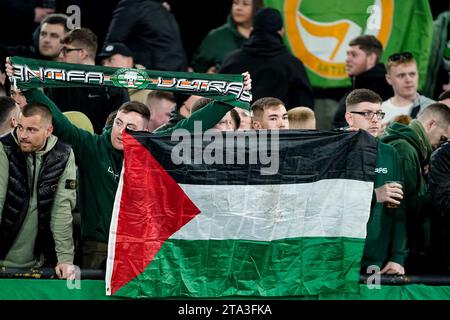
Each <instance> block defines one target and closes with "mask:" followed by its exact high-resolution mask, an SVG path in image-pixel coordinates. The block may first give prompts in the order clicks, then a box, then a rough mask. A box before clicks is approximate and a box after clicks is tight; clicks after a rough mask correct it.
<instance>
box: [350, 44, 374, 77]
mask: <svg viewBox="0 0 450 320" xmlns="http://www.w3.org/2000/svg"><path fill="white" fill-rule="evenodd" d="M375 60H376V56H375V54H374V53H372V54H370V55H367V54H366V53H365V52H364V51H363V50H361V49H360V48H359V46H350V47H349V49H348V50H347V58H346V59H345V70H346V71H347V73H348V75H349V76H350V77H354V76H358V75H360V74H361V73H363V72H365V71H367V70H369V69H370V68H371V67H372V66H373V65H374V64H375Z"/></svg>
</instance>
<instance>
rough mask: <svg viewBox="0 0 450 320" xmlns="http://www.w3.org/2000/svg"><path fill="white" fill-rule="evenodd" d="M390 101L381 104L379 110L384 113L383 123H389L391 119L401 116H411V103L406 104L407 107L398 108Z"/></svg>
mask: <svg viewBox="0 0 450 320" xmlns="http://www.w3.org/2000/svg"><path fill="white" fill-rule="evenodd" d="M391 100H392V99H388V100H386V101H384V102H383V103H382V104H381V110H382V111H383V112H384V113H386V115H385V116H384V119H383V122H385V123H387V122H390V121H391V120H392V119H393V118H395V117H396V116H399V115H402V114H406V115H410V114H411V108H412V106H413V104H414V103H413V102H411V104H408V105H407V106H403V107H398V106H396V105H394V104H392V102H391Z"/></svg>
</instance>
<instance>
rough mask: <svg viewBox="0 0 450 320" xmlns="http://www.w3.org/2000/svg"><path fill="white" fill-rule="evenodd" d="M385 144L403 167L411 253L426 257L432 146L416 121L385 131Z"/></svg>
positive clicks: (400, 124) (394, 124)
mask: <svg viewBox="0 0 450 320" xmlns="http://www.w3.org/2000/svg"><path fill="white" fill-rule="evenodd" d="M382 141H383V142H385V143H388V144H390V145H391V146H393V147H394V148H395V149H396V150H397V152H398V154H399V155H400V159H401V162H402V165H403V176H404V185H403V191H404V201H405V205H406V225H407V233H408V245H409V248H410V253H412V254H419V255H423V254H425V253H426V252H427V250H428V247H429V217H428V216H427V212H428V211H429V209H430V205H431V197H430V194H429V193H428V192H427V183H426V180H425V178H424V173H423V168H424V167H425V166H426V165H427V164H428V161H429V157H430V155H431V151H432V148H431V145H430V143H429V141H428V137H427V136H426V133H425V130H424V128H423V126H422V124H421V123H420V122H419V121H417V120H413V121H412V122H411V123H410V125H409V126H407V125H404V124H402V123H398V122H395V123H393V124H391V125H389V126H388V127H387V128H386V130H385V136H383V137H382Z"/></svg>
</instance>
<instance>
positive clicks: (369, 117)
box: [350, 111, 386, 120]
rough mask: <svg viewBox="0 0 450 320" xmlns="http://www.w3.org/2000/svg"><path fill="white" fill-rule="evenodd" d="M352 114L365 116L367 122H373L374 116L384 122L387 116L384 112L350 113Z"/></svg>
mask: <svg viewBox="0 0 450 320" xmlns="http://www.w3.org/2000/svg"><path fill="white" fill-rule="evenodd" d="M350 113H356V114H360V115H362V116H364V118H366V119H367V120H372V119H373V116H374V115H376V116H377V119H378V120H383V119H384V116H385V115H386V113H384V112H382V111H377V112H373V111H350Z"/></svg>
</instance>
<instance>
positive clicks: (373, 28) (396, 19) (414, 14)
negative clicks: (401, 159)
mask: <svg viewBox="0 0 450 320" xmlns="http://www.w3.org/2000/svg"><path fill="white" fill-rule="evenodd" d="M265 4H266V5H267V6H270V7H273V8H276V9H278V10H280V12H281V13H282V14H283V16H284V30H285V34H284V37H285V43H286V45H287V46H288V47H289V48H290V49H291V51H292V52H293V54H294V55H296V56H297V57H298V58H299V59H300V60H302V61H303V63H304V64H305V66H306V68H307V71H308V76H309V79H310V81H311V84H312V85H313V86H314V87H321V88H330V87H342V86H348V85H350V81H349V78H348V76H347V73H346V71H345V58H346V51H347V48H348V43H349V42H350V41H351V40H352V39H354V38H356V37H357V36H359V35H362V34H372V35H374V36H376V37H377V38H378V39H379V40H380V41H381V43H382V44H383V48H384V54H383V56H382V59H381V61H382V62H386V60H387V58H388V57H389V55H391V54H392V53H395V52H402V51H410V52H412V53H413V55H414V57H415V58H416V60H417V64H418V68H419V77H420V78H419V79H420V83H419V90H420V89H421V88H423V86H424V83H425V80H426V71H427V67H428V60H429V56H430V51H431V42H432V23H433V18H432V15H431V9H430V5H429V3H428V0H414V1H411V0H327V1H315V0H265Z"/></svg>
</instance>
